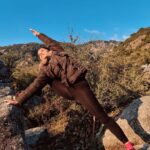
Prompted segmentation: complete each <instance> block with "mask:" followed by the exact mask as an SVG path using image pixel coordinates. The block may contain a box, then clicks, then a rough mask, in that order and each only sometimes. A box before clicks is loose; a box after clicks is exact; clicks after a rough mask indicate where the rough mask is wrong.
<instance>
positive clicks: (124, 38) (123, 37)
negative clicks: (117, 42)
mask: <svg viewBox="0 0 150 150" xmlns="http://www.w3.org/2000/svg"><path fill="white" fill-rule="evenodd" d="M129 37H130V36H129V35H126V34H124V35H123V36H122V40H123V41H124V40H126V39H127V38H129Z"/></svg>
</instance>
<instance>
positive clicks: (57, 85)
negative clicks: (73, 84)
mask: <svg viewBox="0 0 150 150" xmlns="http://www.w3.org/2000/svg"><path fill="white" fill-rule="evenodd" d="M52 89H53V90H54V91H55V92H56V93H57V94H58V95H59V96H62V97H64V98H66V99H69V100H74V97H73V96H72V94H71V92H70V90H69V88H68V87H67V86H65V85H64V84H62V83H61V82H60V81H59V80H54V81H53V82H52Z"/></svg>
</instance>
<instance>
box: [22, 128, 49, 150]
mask: <svg viewBox="0 0 150 150" xmlns="http://www.w3.org/2000/svg"><path fill="white" fill-rule="evenodd" d="M25 137H26V141H27V144H28V145H29V148H30V149H32V148H36V147H37V146H38V145H41V144H44V143H46V142H47V140H48V139H49V134H48V132H47V130H46V128H44V127H36V128H31V129H28V130H26V131H25Z"/></svg>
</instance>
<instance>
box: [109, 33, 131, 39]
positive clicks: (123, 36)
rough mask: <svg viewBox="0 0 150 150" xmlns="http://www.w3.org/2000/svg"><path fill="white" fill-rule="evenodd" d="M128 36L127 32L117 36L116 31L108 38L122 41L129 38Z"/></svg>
mask: <svg viewBox="0 0 150 150" xmlns="http://www.w3.org/2000/svg"><path fill="white" fill-rule="evenodd" d="M129 37H130V36H129V35H127V34H124V35H122V36H119V34H118V33H114V34H113V36H112V37H110V40H115V41H124V40H126V39H127V38H129Z"/></svg>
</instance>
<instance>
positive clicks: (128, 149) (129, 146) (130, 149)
mask: <svg viewBox="0 0 150 150" xmlns="http://www.w3.org/2000/svg"><path fill="white" fill-rule="evenodd" d="M125 147H126V150H135V148H134V144H133V143H131V142H129V141H128V142H127V143H125Z"/></svg>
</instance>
